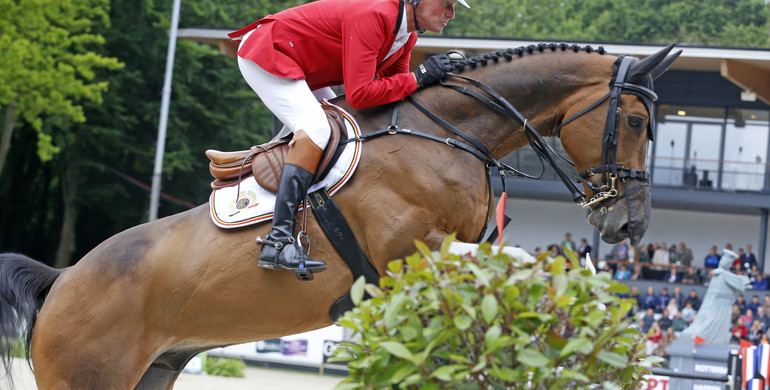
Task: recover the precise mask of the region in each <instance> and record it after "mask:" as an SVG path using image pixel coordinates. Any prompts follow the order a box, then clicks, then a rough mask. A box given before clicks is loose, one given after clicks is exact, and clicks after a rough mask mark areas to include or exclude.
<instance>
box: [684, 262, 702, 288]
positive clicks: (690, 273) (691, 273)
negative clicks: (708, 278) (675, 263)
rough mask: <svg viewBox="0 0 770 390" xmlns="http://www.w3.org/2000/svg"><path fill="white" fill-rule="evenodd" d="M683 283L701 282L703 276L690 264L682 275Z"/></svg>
mask: <svg viewBox="0 0 770 390" xmlns="http://www.w3.org/2000/svg"><path fill="white" fill-rule="evenodd" d="M682 283H684V284H700V283H701V278H700V275H698V273H697V272H696V271H695V267H693V266H690V267H687V271H686V272H685V274H684V276H682Z"/></svg>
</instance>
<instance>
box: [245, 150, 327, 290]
mask: <svg viewBox="0 0 770 390" xmlns="http://www.w3.org/2000/svg"><path fill="white" fill-rule="evenodd" d="M312 180H313V174H312V173H310V172H309V171H308V170H306V169H304V168H302V167H299V166H297V165H293V164H285V165H284V167H283V173H282V174H281V181H280V183H279V184H278V193H277V194H276V198H275V212H274V214H273V229H272V230H270V232H269V233H268V234H267V236H266V237H265V238H264V239H260V238H259V237H258V238H257V241H258V242H260V241H261V242H262V251H261V252H260V253H259V266H260V267H264V268H270V269H277V270H287V271H294V274H295V275H296V276H297V278H298V279H300V280H312V279H313V274H314V273H318V272H321V271H323V270H325V269H326V263H325V262H323V261H317V260H313V259H311V258H310V257H309V256H308V255H307V254H306V252H305V251H304V250H303V248H302V247H301V246H300V245H299V244H298V243H297V242H296V240H297V238H296V237H295V235H294V225H295V223H296V221H297V208H298V207H299V205H300V204H301V202H303V201H304V200H305V195H306V194H307V189H308V187H309V186H310V184H311V182H312Z"/></svg>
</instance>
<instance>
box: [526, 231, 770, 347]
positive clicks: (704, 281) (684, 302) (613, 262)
mask: <svg viewBox="0 0 770 390" xmlns="http://www.w3.org/2000/svg"><path fill="white" fill-rule="evenodd" d="M565 248H568V249H569V250H571V251H572V252H574V253H575V254H576V255H577V256H578V257H579V259H580V261H581V265H583V264H584V263H583V262H584V261H585V258H586V255H587V254H588V253H591V250H592V248H591V246H590V245H588V242H587V240H586V239H581V240H580V244H579V245H576V244H575V242H573V241H572V237H571V235H570V234H569V233H567V234H565V239H564V241H562V242H561V244H560V245H557V244H553V245H551V246H549V247H548V251H549V252H550V254H551V255H554V256H555V255H560V254H564V251H565ZM725 248H726V249H730V250H732V245H730V244H726V245H725ZM737 253H738V255H739V258H738V259H737V260H735V261H734V262H733V264H732V268H731V271H732V272H734V273H736V274H738V275H746V276H747V277H749V279H750V280H751V283H752V290H749V291H747V293H746V294H747V296H751V299H750V300H749V301H746V299H745V298H744V296H743V295H739V296H738V298H737V299H736V301H735V305H734V306H733V312H732V313H733V315H732V318H731V329H730V332H731V336H732V339H731V341H732V342H734V343H736V344H737V343H739V341H740V340H741V339H743V340H747V341H749V342H752V343H754V344H759V343H768V335H767V332H768V330H770V329H768V328H770V292H768V293H762V292H761V291H762V290H768V282H767V279H766V277H765V275H763V273H762V272H760V271H759V269H758V264H757V259H756V256H755V255H754V253H753V252H752V247H751V245H750V244H748V245H746V247H745V249H744V248H738V250H737ZM536 254H539V250H538V251H536ZM720 258H721V256H720V254H719V250H718V248H717V246H716V245H714V246H712V247H711V248H710V249H709V251H708V253H707V254H706V255H705V257H704V258H703V267H696V266H695V265H694V264H693V260H694V255H693V252H692V250H691V249H690V248H688V247H687V245H686V244H685V243H684V242H680V243H679V244H670V245H669V244H666V243H651V244H648V245H646V246H645V245H642V246H638V247H634V246H630V245H628V243H627V241H624V242H622V243H620V244H618V245H615V246H614V247H613V248H612V250H611V252H610V253H609V254H607V255H606V256H604V258H603V259H598V262H597V263H596V266H597V269H599V270H601V271H604V272H608V273H610V274H611V275H613V277H614V278H615V279H616V280H618V281H620V282H621V283H623V282H624V281H626V280H655V281H662V282H665V283H670V284H671V286H669V287H671V288H669V287H662V288H661V289H660V291H656V290H655V287H654V286H648V287H647V291H646V293H645V294H644V295H642V294H641V293H640V291H639V289H638V287H637V286H636V285H632V286H631V287H630V293H629V294H627V297H628V298H633V299H634V300H635V302H636V303H635V305H634V306H633V307H632V309H631V311H630V312H629V313H628V314H629V316H630V318H633V319H634V326H635V327H638V329H639V330H640V331H641V332H643V333H644V334H647V336H648V337H647V346H646V347H647V351H646V352H647V353H648V354H656V355H660V356H666V346H667V345H670V344H671V342H672V341H673V340H675V339H676V338H677V337H679V335H680V334H681V332H682V331H683V330H684V329H686V328H687V327H688V326H689V325H690V324H692V322H693V321H694V320H695V318H696V317H697V315H698V310H699V309H700V306H701V299H702V298H701V297H700V296H699V295H698V290H697V289H696V288H692V289H689V291H687V293H684V292H683V291H682V288H687V286H686V285H692V286H708V284H709V281H710V280H711V277H712V275H713V270H714V269H715V268H717V267H718V266H719V261H720ZM594 261H597V260H596V259H595V260H594ZM658 285H660V284H658Z"/></svg>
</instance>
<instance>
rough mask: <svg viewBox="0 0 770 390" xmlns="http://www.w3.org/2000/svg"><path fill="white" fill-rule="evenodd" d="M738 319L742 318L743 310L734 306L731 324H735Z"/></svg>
mask: <svg viewBox="0 0 770 390" xmlns="http://www.w3.org/2000/svg"><path fill="white" fill-rule="evenodd" d="M738 318H741V308H739V307H738V305H733V311H732V313H731V315H730V323H731V324H734V323H735V321H737V320H738Z"/></svg>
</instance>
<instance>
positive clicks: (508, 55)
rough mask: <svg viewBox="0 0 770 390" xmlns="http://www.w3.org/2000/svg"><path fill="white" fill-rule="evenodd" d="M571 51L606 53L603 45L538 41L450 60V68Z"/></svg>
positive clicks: (459, 69) (462, 68) (476, 65)
mask: <svg viewBox="0 0 770 390" xmlns="http://www.w3.org/2000/svg"><path fill="white" fill-rule="evenodd" d="M558 50H561V51H564V52H566V51H572V52H575V53H577V52H581V51H584V52H586V53H599V54H606V53H607V52H606V51H605V50H604V46H599V47H598V48H597V49H594V48H593V47H591V45H587V46H584V47H580V46H579V45H577V44H568V43H564V42H562V43H539V44H537V45H529V46H521V47H517V48H515V49H512V48H508V49H505V50H498V51H496V52H493V53H484V54H482V55H478V56H474V57H470V58H463V59H461V60H453V61H452V70H453V71H456V72H463V71H464V70H465V67H470V68H471V69H476V68H477V67H478V66H479V64H481V65H483V66H486V65H487V64H488V63H489V61H492V62H493V63H498V62H500V58H505V60H506V61H512V60H513V57H514V56H517V57H523V56H524V55H525V54H534V53H542V52H545V51H553V52H555V51H558Z"/></svg>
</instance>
